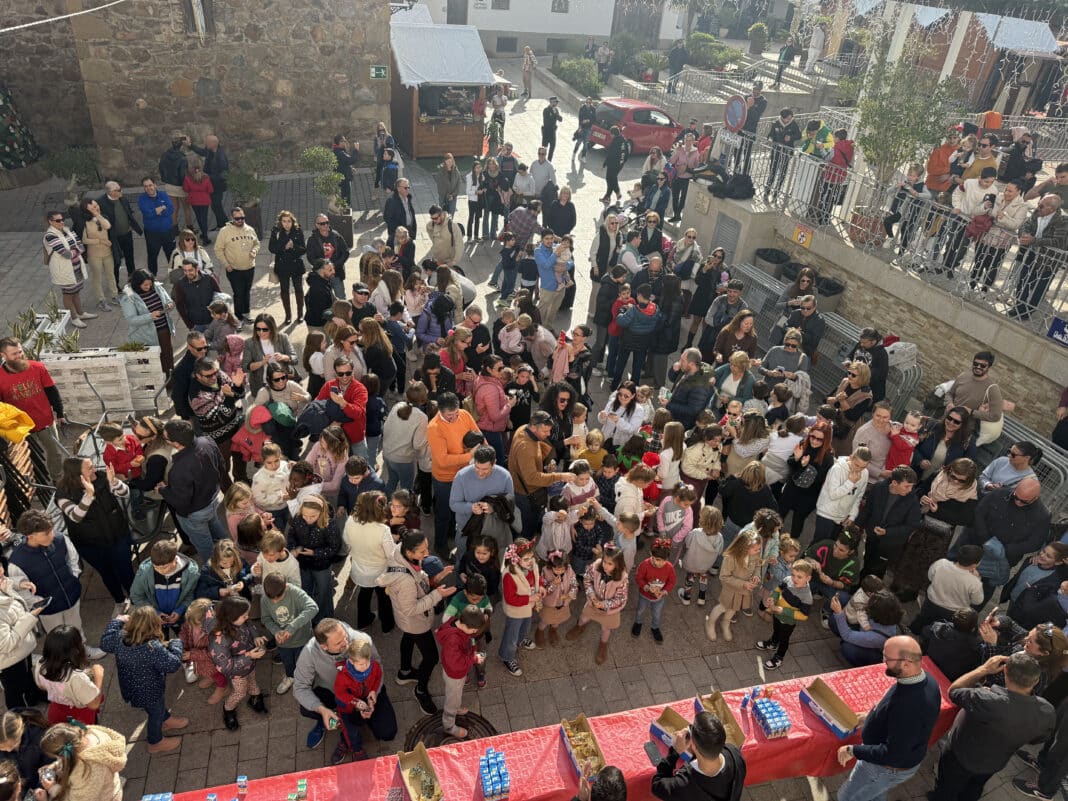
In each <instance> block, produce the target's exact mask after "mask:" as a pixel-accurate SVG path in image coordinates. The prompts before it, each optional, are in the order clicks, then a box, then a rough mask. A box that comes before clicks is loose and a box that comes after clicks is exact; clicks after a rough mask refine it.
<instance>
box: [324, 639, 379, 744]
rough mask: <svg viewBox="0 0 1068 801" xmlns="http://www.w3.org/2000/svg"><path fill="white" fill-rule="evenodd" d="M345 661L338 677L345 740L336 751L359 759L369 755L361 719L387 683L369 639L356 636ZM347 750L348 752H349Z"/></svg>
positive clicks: (366, 716)
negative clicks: (364, 745)
mask: <svg viewBox="0 0 1068 801" xmlns="http://www.w3.org/2000/svg"><path fill="white" fill-rule="evenodd" d="M345 656H346V660H345V663H344V664H343V665H342V666H341V667H340V668H339V669H338V672H337V676H336V677H335V678H334V688H333V689H334V697H335V698H336V699H337V716H338V719H339V721H340V723H341V742H339V743H338V747H337V751H335V752H334V753H335V754H336V756H337V757H338V758H339V759H338V761H341V760H343V759H344V758H345V756H347V755H348V754H351V755H352V758H353V759H354V760H356V761H360V760H363V759H367V754H366V753H365V752H364V750H363V736H362V733H361V731H360V729H361V728H362V727H361V725H360V720H361V719H363V720H368V719H370V717H371V715H372V714H373V712H374V709H375V702H376V701H378V696H379V694H380V693H381V692H382V689H383V686H384V684H385V674H384V673H383V672H382V663H381V662H379V661H378V660H376V659H374V658H373V652H372V651H371V643H370V641H368V640H362V639H352V640H350V641H349V647H348V651H347V652H346V654H345ZM346 752H347V753H346Z"/></svg>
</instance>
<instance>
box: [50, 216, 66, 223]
mask: <svg viewBox="0 0 1068 801" xmlns="http://www.w3.org/2000/svg"><path fill="white" fill-rule="evenodd" d="M49 222H58V223H61V222H63V218H62V217H52V218H51V219H49Z"/></svg>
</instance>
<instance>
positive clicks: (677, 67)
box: [667, 39, 690, 95]
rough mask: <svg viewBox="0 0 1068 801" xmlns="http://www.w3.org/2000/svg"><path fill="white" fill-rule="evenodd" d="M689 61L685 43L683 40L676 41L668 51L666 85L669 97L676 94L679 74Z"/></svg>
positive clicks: (688, 52)
mask: <svg viewBox="0 0 1068 801" xmlns="http://www.w3.org/2000/svg"><path fill="white" fill-rule="evenodd" d="M689 60H690V51H689V50H687V49H686V41H685V40H683V39H676V40H675V44H673V45H672V46H671V49H670V50H668V75H669V76H670V77H669V78H668V85H667V91H668V94H669V95H673V94H675V93H676V92H678V86H679V73H681V72H682V68H683V67H685V66H686V62H687V61H689Z"/></svg>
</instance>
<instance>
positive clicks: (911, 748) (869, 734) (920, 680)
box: [838, 636, 942, 801]
mask: <svg viewBox="0 0 1068 801" xmlns="http://www.w3.org/2000/svg"><path fill="white" fill-rule="evenodd" d="M922 659H923V653H922V652H921V651H920V646H919V643H917V642H916V641H915V640H914V639H912V638H911V637H906V636H896V637H890V638H889V639H887V641H886V642H885V643H884V644H883V662H884V663H886V675H887V676H890V677H892V678H894V679H896V682H895V684H894V686H893V687H891V688H890V689H889V690H887V691H886V694H885V695H884V696H883V697H882V698H881V699H880V700H879V703H878V704H876V705H875V708H874V709H872V711H871V712H869V713H868V714H867V716H865V719H864V728H863V729H862V730H861V744H860V745H843V746H842V747H841V748H839V749H838V763H839V764H840V765H842V766H843V767H844V766H845V765H847V764H848V763H849V761H850V760H851V759H854V758H855V759H856V760H857V764H856V765H854V766H853V770H852V771H851V772H850V774H849V778H848V779H847V780H846V783H845V784H843V785H842V786H841V788H840V789H839V790H838V801H875V799H881V798H886V793H887V791H889V790H890V789H891V788H893V787H897V786H898V785H899V784H903V783H904V782H907V781H908V780H909V779H911V778H912V777H913V775H914V774H915V773H916V771H917V770H919V768H920V763H921V762H923V758H924V757H925V756H926V755H927V743H928V740H929V739H930V737H931V732H932V731H933V730H934V725H935V721H937V720H938V710H939V707H940V706H941V704H942V698H941V694H940V693H939V691H938V682H937V681H935V679H934V678H933V677H932V676H928V675H927V673H926V672H924V669H923V666H922V664H921V660H922Z"/></svg>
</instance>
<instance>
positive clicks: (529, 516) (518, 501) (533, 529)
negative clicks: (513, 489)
mask: <svg viewBox="0 0 1068 801" xmlns="http://www.w3.org/2000/svg"><path fill="white" fill-rule="evenodd" d="M515 505H516V507H517V508H518V509H519V516H520V518H521V519H522V521H523V536H524V537H526V538H527V539H528V540H532V539H534V535H535V534H537V533H538V524H539V523H540V522H541V516H542V512H541V510H538V509H535V508H534V505H533V504H532V503H531V502H530V497H529V496H527V495H520V494H518V493H516V496H515Z"/></svg>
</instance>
